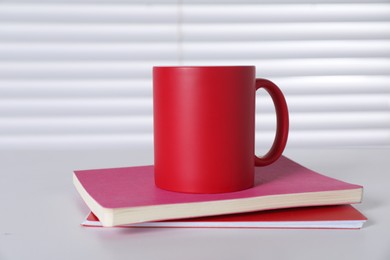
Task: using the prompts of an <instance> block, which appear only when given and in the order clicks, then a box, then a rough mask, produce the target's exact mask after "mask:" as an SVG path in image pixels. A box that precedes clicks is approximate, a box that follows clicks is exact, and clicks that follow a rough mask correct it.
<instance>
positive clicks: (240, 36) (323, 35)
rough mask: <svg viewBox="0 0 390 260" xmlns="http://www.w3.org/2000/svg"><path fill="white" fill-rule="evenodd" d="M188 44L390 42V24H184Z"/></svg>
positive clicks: (183, 37)
mask: <svg viewBox="0 0 390 260" xmlns="http://www.w3.org/2000/svg"><path fill="white" fill-rule="evenodd" d="M181 31H182V40H183V41H188V42H192V41H195V42H198V41H207V42H210V41H218V42H226V41H232V42H239V41H277V40H279V41H281V40H290V41H291V40H352V39H354V40H364V39H371V40H372V39H390V23H389V22H371V23H364V22H354V23H353V22H339V23H337V22H328V23H280V24H277V23H273V24H262V25H259V24H255V23H254V24H251V23H248V24H223V23H221V24H183V25H182V26H181Z"/></svg>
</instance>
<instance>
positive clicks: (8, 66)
mask: <svg viewBox="0 0 390 260" xmlns="http://www.w3.org/2000/svg"><path fill="white" fill-rule="evenodd" d="M183 64H184V65H233V64H234V65H248V64H249V65H255V66H256V67H258V68H259V70H258V75H261V77H271V78H272V77H288V76H290V77H291V76H326V75H389V74H390V59H388V58H360V59H359V58H356V59H342V58H340V59H339V58H335V59H281V60H234V61H232V60H224V61H213V60H203V61H188V60H187V61H185V62H183ZM155 65H177V62H176V61H173V60H172V61H156V62H119V61H118V62H111V61H110V62H0V78H2V79H21V78H29V79H59V78H67V79H87V78H96V79H114V78H121V79H125V78H144V79H145V78H151V71H152V67H153V66H155ZM260 68H261V74H260Z"/></svg>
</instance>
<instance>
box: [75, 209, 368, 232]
mask: <svg viewBox="0 0 390 260" xmlns="http://www.w3.org/2000/svg"><path fill="white" fill-rule="evenodd" d="M366 221H367V218H366V217H365V216H364V215H363V214H362V213H360V212H359V211H358V210H357V209H355V208H354V207H352V206H351V205H338V206H321V207H302V208H289V209H275V210H265V211H256V212H249V213H238V214H230V215H222V216H210V217H199V218H188V219H175V220H165V221H153V222H145V223H136V224H128V225H122V226H119V227H125V228H136V227H148V228H150V227H157V228H179V227H183V228H283V229H290V228H291V229H295V228H302V229H359V228H362V227H363V224H364V223H365V222H366ZM81 225H83V226H86V227H102V224H101V222H100V221H99V219H98V218H97V217H96V216H95V215H94V214H93V213H92V212H91V213H89V214H88V216H87V217H86V219H85V220H84V221H83V222H82V223H81Z"/></svg>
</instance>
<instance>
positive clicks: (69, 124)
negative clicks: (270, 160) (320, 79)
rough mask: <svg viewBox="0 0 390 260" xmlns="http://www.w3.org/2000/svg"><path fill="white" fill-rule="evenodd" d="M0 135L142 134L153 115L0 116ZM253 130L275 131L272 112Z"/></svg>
mask: <svg viewBox="0 0 390 260" xmlns="http://www.w3.org/2000/svg"><path fill="white" fill-rule="evenodd" d="M0 126H1V128H0V135H17V134H19V135H23V134H24V135H27V134H37V135H42V134H57V135H58V134H135V135H137V134H140V133H143V134H146V133H149V134H150V133H152V132H153V117H152V116H150V115H146V116H122V117H118V116H112V117H99V116H95V117H88V118H85V117H80V116H78V117H65V118H64V117H62V118H61V117H22V118H0ZM389 128H390V113H386V112H359V113H353V112H352V113H345V112H344V113H318V114H313V113H312V114H310V113H307V114H302V113H291V114H290V131H293V132H295V131H313V130H317V131H318V130H337V129H339V130H346V129H351V130H357V131H359V130H362V129H384V130H385V129H389ZM256 130H257V131H258V132H261V131H273V130H275V115H273V114H271V113H267V114H260V115H257V116H256Z"/></svg>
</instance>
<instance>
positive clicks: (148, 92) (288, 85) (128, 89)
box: [0, 72, 390, 99]
mask: <svg viewBox="0 0 390 260" xmlns="http://www.w3.org/2000/svg"><path fill="white" fill-rule="evenodd" d="M260 73H261V72H259V74H260ZM272 81H273V82H274V83H276V84H277V85H278V86H279V87H280V88H281V89H283V93H284V94H286V95H288V96H291V95H302V96H310V95H339V94H340V95H344V94H352V93H354V94H390V87H389V84H390V83H389V82H390V76H311V77H308V76H307V77H284V78H277V77H273V78H272ZM152 85H153V83H152V80H151V79H128V80H119V79H113V80H107V79H104V80H102V79H84V80H69V79H67V80H21V79H19V80H18V79H16V80H0V99H17V98H32V99H35V98H38V99H40V98H54V99H56V98H57V99H58V98H63V99H66V98H115V97H116V98H120V97H125V96H127V97H151V96H152Z"/></svg>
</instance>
